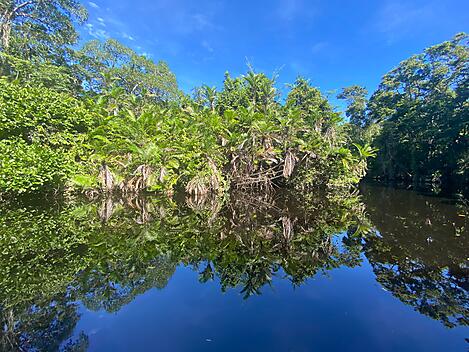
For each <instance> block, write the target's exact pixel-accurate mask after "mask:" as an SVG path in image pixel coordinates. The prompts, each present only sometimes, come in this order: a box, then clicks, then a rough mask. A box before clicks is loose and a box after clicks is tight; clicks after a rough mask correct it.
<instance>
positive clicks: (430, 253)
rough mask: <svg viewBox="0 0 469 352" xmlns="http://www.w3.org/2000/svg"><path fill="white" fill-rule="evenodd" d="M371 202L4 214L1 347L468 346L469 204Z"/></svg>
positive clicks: (131, 203)
mask: <svg viewBox="0 0 469 352" xmlns="http://www.w3.org/2000/svg"><path fill="white" fill-rule="evenodd" d="M361 193H362V197H361V199H357V198H356V197H351V196H350V197H344V196H341V197H338V196H337V197H334V196H330V197H323V196H320V195H319V194H316V195H314V194H312V195H302V194H290V195H285V194H280V195H273V196H262V197H260V196H258V195H254V194H234V195H232V197H231V198H230V199H225V200H224V201H223V202H220V201H215V200H213V199H203V200H200V199H186V200H185V199H182V200H180V201H178V202H172V201H168V200H162V199H154V198H150V199H141V198H129V199H119V200H116V199H109V198H108V199H101V200H99V201H97V202H91V203H90V202H86V201H77V202H73V203H70V202H68V203H64V204H58V205H53V206H50V207H46V208H44V207H38V206H23V207H20V208H18V207H12V206H10V207H7V208H5V209H2V211H1V218H0V235H1V237H0V239H1V245H2V252H1V262H0V263H1V267H0V270H1V273H0V274H1V277H2V278H1V279H0V280H1V281H0V285H1V287H0V288H1V291H0V292H1V296H0V299H1V308H2V309H1V319H2V322H3V332H2V336H1V343H2V345H1V346H2V348H3V349H4V350H9V349H10V350H15V349H23V350H32V351H54V350H89V351H221V350H223V351H240V350H245V351H263V350H269V351H363V350H370V351H466V350H467V349H468V347H469V343H467V341H466V338H468V337H469V331H468V329H467V325H468V312H469V296H468V289H469V282H468V277H469V275H468V274H469V266H468V253H469V251H468V248H469V238H468V235H469V227H468V225H469V224H468V218H467V216H468V208H467V207H465V206H463V205H457V204H455V202H454V201H451V200H448V199H444V198H436V197H428V196H423V195H419V194H417V193H415V192H411V191H405V190H396V189H390V188H383V187H378V186H366V187H363V189H362V192H361Z"/></svg>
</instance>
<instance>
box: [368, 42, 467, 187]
mask: <svg viewBox="0 0 469 352" xmlns="http://www.w3.org/2000/svg"><path fill="white" fill-rule="evenodd" d="M468 83H469V47H468V36H467V35H466V34H464V33H460V34H458V35H456V36H455V37H454V38H453V39H452V40H450V41H446V42H443V43H441V44H438V45H435V46H432V47H430V48H428V49H426V50H425V51H424V52H423V53H422V54H419V55H415V56H412V57H411V58H409V59H407V60H405V61H403V62H402V63H401V64H400V65H399V66H398V67H397V68H395V69H393V70H392V71H390V72H389V73H387V74H386V75H385V76H384V77H383V79H382V81H381V84H380V85H379V87H378V89H377V90H376V91H375V92H374V93H373V95H372V97H371V99H370V102H369V105H368V108H369V110H370V113H369V114H370V116H369V119H371V120H373V121H380V123H381V124H382V133H381V134H380V135H379V136H378V137H377V139H376V141H375V145H376V146H377V147H378V148H379V149H380V153H379V155H378V159H377V163H376V164H375V165H374V167H373V170H374V174H375V176H380V177H385V178H387V179H392V180H396V179H398V180H405V181H411V182H420V181H432V182H441V183H443V184H448V185H449V184H450V183H451V182H453V181H455V180H456V179H458V178H459V180H460V182H462V183H464V184H466V185H467V184H468V183H469V178H468V176H469V175H468V174H467V172H466V171H465V169H464V164H465V163H464V161H463V160H465V159H464V158H465V153H467V150H468V149H469V117H468V116H469V105H468V103H467V101H468V99H469V90H468V88H467V87H468ZM458 174H463V176H462V177H461V176H460V175H458Z"/></svg>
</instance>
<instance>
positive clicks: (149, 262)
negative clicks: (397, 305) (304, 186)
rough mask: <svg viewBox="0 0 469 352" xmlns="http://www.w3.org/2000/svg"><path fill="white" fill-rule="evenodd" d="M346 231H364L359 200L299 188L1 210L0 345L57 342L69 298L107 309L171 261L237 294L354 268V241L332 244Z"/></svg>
mask: <svg viewBox="0 0 469 352" xmlns="http://www.w3.org/2000/svg"><path fill="white" fill-rule="evenodd" d="M292 198H296V199H298V202H295V203H292V202H291V199H292ZM97 214H98V215H97ZM352 228H353V229H354V230H353V231H352V230H350V237H356V238H359V237H360V235H361V234H363V233H364V232H365V231H366V230H367V228H368V226H367V224H366V220H365V219H364V218H363V205H362V204H361V203H360V202H359V200H358V198H357V197H350V198H343V197H341V198H334V199H328V198H327V197H311V196H308V198H304V197H303V196H301V194H300V193H298V194H295V197H282V195H279V194H275V195H274V194H270V195H269V196H266V195H265V194H252V193H250V194H244V193H237V194H236V195H233V197H232V200H231V201H227V202H226V203H225V204H222V203H220V202H219V198H214V199H212V200H205V202H200V201H199V199H197V198H196V197H188V198H187V199H186V201H185V204H184V203H183V204H177V203H175V202H174V201H171V200H169V199H167V198H165V197H162V198H157V197H151V198H142V197H126V198H120V199H115V198H114V199H113V198H112V197H108V198H102V199H99V200H96V201H94V202H89V201H88V200H87V199H83V200H82V201H74V202H71V203H65V204H64V203H60V204H58V205H57V206H51V207H42V208H41V207H37V206H27V207H18V206H17V205H11V206H6V207H3V208H2V209H1V213H0V244H1V245H2V248H3V250H2V252H1V253H0V274H1V275H0V278H1V279H0V292H1V295H0V319H1V323H2V327H3V330H2V331H3V332H4V333H3V334H2V335H0V346H1V347H2V348H3V349H5V350H9V349H21V348H22V349H40V348H41V346H56V347H55V348H56V349H57V348H58V346H59V344H60V342H61V341H64V340H67V339H69V338H70V334H71V333H72V331H73V328H74V325H75V324H76V322H77V321H78V304H77V303H76V302H78V301H81V302H83V304H84V305H85V306H86V307H87V308H88V309H91V310H100V309H104V310H106V311H108V312H116V311H118V310H119V309H120V308H121V307H122V306H124V305H126V304H127V303H129V302H130V301H131V300H133V299H134V297H135V296H137V295H139V294H142V293H144V292H145V291H147V290H148V289H150V288H153V287H156V288H159V289H162V288H164V287H165V286H166V285H167V283H168V281H169V279H170V278H171V276H172V275H173V273H174V271H175V268H176V266H177V265H178V264H184V265H186V266H189V267H191V268H192V269H193V270H194V271H196V272H198V273H199V280H200V281H201V282H207V281H210V280H216V281H217V282H219V283H220V288H221V289H222V290H229V289H236V290H238V291H239V292H240V293H241V294H242V295H243V296H244V297H245V298H248V297H250V296H252V295H255V294H259V293H260V292H261V290H262V288H263V287H265V286H267V285H269V284H271V283H272V281H273V279H274V277H275V276H279V277H284V278H286V279H288V280H289V281H291V283H292V285H299V284H301V283H302V282H303V281H305V280H306V279H307V278H309V277H311V276H313V275H316V274H317V273H320V272H324V271H327V270H330V269H332V268H337V267H339V266H341V265H348V266H351V267H353V266H356V265H358V264H359V263H360V261H361V259H360V252H359V250H358V245H357V244H354V245H352V246H348V245H346V244H344V245H343V246H339V245H338V244H336V243H335V242H334V241H333V240H332V235H333V234H335V233H338V232H343V231H347V230H349V229H352ZM358 229H360V230H358ZM351 243H353V242H351ZM85 342H86V339H82V340H80V341H76V342H75V343H85Z"/></svg>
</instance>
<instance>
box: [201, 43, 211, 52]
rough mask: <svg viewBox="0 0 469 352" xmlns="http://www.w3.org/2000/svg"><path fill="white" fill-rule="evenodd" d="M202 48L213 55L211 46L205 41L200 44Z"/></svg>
mask: <svg viewBox="0 0 469 352" xmlns="http://www.w3.org/2000/svg"><path fill="white" fill-rule="evenodd" d="M201 45H202V47H203V48H204V49H205V50H207V51H208V52H209V53H213V52H214V50H213V48H212V46H211V45H210V43H209V42H208V41H206V40H203V41H202V43H201Z"/></svg>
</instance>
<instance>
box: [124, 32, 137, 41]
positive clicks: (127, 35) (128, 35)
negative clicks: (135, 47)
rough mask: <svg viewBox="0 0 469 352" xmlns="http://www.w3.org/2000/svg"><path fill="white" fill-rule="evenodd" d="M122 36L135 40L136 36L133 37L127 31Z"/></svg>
mask: <svg viewBox="0 0 469 352" xmlns="http://www.w3.org/2000/svg"><path fill="white" fill-rule="evenodd" d="M122 38H124V39H128V40H135V38H134V37H132V36H131V35H130V34H127V33H125V32H124V33H122Z"/></svg>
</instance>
